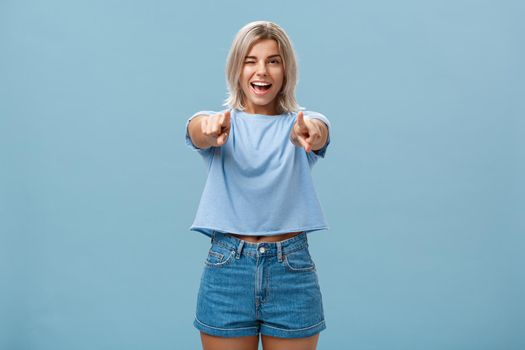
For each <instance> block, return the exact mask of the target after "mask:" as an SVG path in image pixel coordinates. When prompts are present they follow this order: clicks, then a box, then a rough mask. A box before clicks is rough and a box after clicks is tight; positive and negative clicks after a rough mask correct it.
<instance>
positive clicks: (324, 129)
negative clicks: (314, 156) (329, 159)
mask: <svg viewBox="0 0 525 350" xmlns="http://www.w3.org/2000/svg"><path fill="white" fill-rule="evenodd" d="M310 121H311V122H313V123H315V124H317V125H319V129H320V135H321V136H320V137H319V139H318V140H317V141H316V142H314V143H312V151H317V150H320V149H321V148H323V147H324V145H325V144H326V141H327V140H328V126H327V125H326V124H325V123H324V122H323V121H322V120H319V119H313V118H312V119H310Z"/></svg>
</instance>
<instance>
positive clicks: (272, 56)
mask: <svg viewBox="0 0 525 350" xmlns="http://www.w3.org/2000/svg"><path fill="white" fill-rule="evenodd" d="M274 57H279V58H281V55H271V56H268V57H266V58H274ZM248 58H254V59H257V57H256V56H246V57H245V58H244V59H245V60H246V59H248Z"/></svg>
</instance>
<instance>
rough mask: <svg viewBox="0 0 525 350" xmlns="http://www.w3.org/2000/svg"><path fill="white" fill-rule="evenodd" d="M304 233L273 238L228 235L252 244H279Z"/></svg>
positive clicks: (291, 233)
mask: <svg viewBox="0 0 525 350" xmlns="http://www.w3.org/2000/svg"><path fill="white" fill-rule="evenodd" d="M303 232H304V231H299V232H286V233H280V234H277V235H272V236H248V235H239V234H236V233H230V232H229V233H228V235H231V236H233V237H236V238H238V239H242V240H243V241H247V242H252V243H258V242H279V241H284V240H286V239H289V238H292V237H294V236H297V235H299V234H301V233H303Z"/></svg>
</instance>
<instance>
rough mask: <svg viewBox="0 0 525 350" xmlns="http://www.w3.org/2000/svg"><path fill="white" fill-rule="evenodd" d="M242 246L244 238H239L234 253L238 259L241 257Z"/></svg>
mask: <svg viewBox="0 0 525 350" xmlns="http://www.w3.org/2000/svg"><path fill="white" fill-rule="evenodd" d="M243 246H244V240H242V239H241V242H240V243H239V246H238V247H237V253H236V254H235V259H239V258H240V257H241V252H242V247H243Z"/></svg>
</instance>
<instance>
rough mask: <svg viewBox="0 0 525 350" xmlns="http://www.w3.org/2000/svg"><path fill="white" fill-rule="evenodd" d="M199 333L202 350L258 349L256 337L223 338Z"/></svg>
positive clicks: (257, 338)
mask: <svg viewBox="0 0 525 350" xmlns="http://www.w3.org/2000/svg"><path fill="white" fill-rule="evenodd" d="M200 333H201V341H202V348H203V350H257V349H258V347H259V336H258V335H253V336H247V337H236V338H224V337H217V336H215V335H210V334H206V333H204V332H200Z"/></svg>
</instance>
